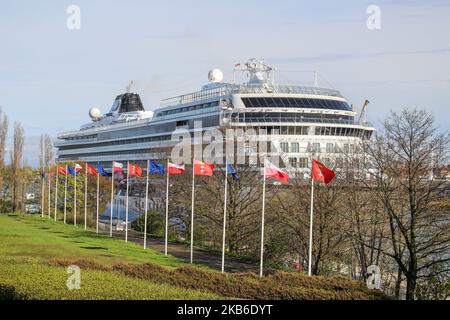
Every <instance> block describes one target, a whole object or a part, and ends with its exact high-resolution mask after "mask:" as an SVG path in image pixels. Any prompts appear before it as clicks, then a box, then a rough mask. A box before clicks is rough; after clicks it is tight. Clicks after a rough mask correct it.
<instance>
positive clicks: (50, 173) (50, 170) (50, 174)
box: [48, 167, 52, 178]
mask: <svg viewBox="0 0 450 320" xmlns="http://www.w3.org/2000/svg"><path fill="white" fill-rule="evenodd" d="M48 176H49V177H50V178H51V177H52V168H50V167H49V168H48Z"/></svg>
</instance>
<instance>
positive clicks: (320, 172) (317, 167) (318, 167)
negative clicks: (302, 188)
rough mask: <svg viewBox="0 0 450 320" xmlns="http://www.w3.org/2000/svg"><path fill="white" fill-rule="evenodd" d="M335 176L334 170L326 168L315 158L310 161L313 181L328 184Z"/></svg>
mask: <svg viewBox="0 0 450 320" xmlns="http://www.w3.org/2000/svg"><path fill="white" fill-rule="evenodd" d="M335 176H336V174H335V173H334V171H333V170H331V169H330V168H327V167H326V166H325V165H324V164H323V163H320V162H319V161H317V160H313V161H312V177H313V179H314V180H315V181H322V182H323V183H325V184H329V183H330V182H331V180H333V179H334V177H335Z"/></svg>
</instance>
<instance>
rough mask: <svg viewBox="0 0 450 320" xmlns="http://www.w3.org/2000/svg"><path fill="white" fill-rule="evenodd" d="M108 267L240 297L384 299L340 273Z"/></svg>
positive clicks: (152, 266) (153, 265) (83, 262)
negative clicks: (261, 273) (316, 274)
mask: <svg viewBox="0 0 450 320" xmlns="http://www.w3.org/2000/svg"><path fill="white" fill-rule="evenodd" d="M54 262H56V263H58V265H69V264H77V265H78V264H84V265H86V266H88V267H89V268H94V269H96V268H97V267H98V264H97V263H87V262H86V261H74V262H70V261H54ZM111 270H113V271H117V272H120V273H122V274H124V275H126V276H129V277H133V278H139V279H143V280H148V281H152V282H156V283H161V284H169V285H171V286H175V287H180V288H183V289H192V290H199V291H207V292H211V293H214V294H217V295H219V296H223V297H230V298H243V299H268V300H270V299H271V300H279V299H283V300H284V299H293V300H330V299H331V300H332V299H338V300H349V299H357V300H368V299H383V298H384V299H385V298H386V297H385V296H384V295H383V294H382V293H381V292H379V291H374V290H368V289H367V288H366V287H365V286H364V284H363V283H362V282H358V281H354V280H351V279H347V278H344V277H333V278H325V277H307V276H304V275H301V274H298V273H289V272H274V273H273V274H272V275H268V276H266V277H264V278H262V279H260V278H259V277H258V276H257V275H256V274H253V273H235V274H221V273H219V272H216V271H208V270H202V269H200V268H197V267H192V266H184V267H180V268H177V269H174V270H171V269H167V268H164V267H162V266H159V265H156V264H153V263H145V264H124V263H119V264H115V265H113V266H112V267H111Z"/></svg>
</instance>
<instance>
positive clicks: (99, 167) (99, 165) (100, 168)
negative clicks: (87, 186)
mask: <svg viewBox="0 0 450 320" xmlns="http://www.w3.org/2000/svg"><path fill="white" fill-rule="evenodd" d="M97 169H98V173H100V174H101V175H102V176H104V177H107V176H109V174H108V172H106V171H105V169H103V167H102V165H101V164H98V168H97Z"/></svg>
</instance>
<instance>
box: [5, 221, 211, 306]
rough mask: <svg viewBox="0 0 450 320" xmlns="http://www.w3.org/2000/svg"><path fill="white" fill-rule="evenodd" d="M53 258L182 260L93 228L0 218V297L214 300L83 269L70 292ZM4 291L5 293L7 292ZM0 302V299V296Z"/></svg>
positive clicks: (106, 262) (168, 263)
mask: <svg viewBox="0 0 450 320" xmlns="http://www.w3.org/2000/svg"><path fill="white" fill-rule="evenodd" d="M53 259H66V260H69V261H70V260H80V259H81V260H83V259H85V260H89V261H95V262H97V263H99V264H101V265H105V266H111V265H114V264H116V263H131V264H133V263H136V264H137V263H140V264H142V263H145V262H150V261H151V262H152V263H156V264H158V265H161V266H164V267H167V268H169V269H173V268H175V267H179V266H182V265H183V262H182V261H181V260H179V259H177V258H175V257H172V256H167V257H166V256H164V254H161V253H159V252H156V251H154V250H151V249H147V250H144V249H143V248H142V247H140V246H138V245H136V244H134V243H125V242H124V241H123V240H120V239H114V238H109V237H107V236H97V235H96V234H95V232H94V231H92V230H87V231H86V230H84V229H83V228H82V227H78V228H76V227H74V226H71V225H64V224H63V223H61V222H55V221H53V220H50V219H46V218H44V219H42V218H41V217H40V216H28V215H0V294H1V291H3V292H4V294H3V295H6V297H10V298H11V297H12V298H14V297H15V298H20V297H22V298H28V299H214V298H219V296H218V295H215V294H213V293H206V292H202V291H199V290H189V289H183V288H179V287H173V286H170V285H165V284H157V283H154V282H151V281H147V280H142V279H135V278H131V277H127V276H125V275H123V274H120V273H117V272H111V271H102V270H91V269H82V271H81V289H80V290H68V288H67V286H66V281H67V278H68V277H69V275H68V274H67V273H66V269H65V268H64V267H58V266H54V265H52V264H51V263H50V262H51V261H52V260H53ZM6 293H7V294H6ZM0 299H1V296H0Z"/></svg>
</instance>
